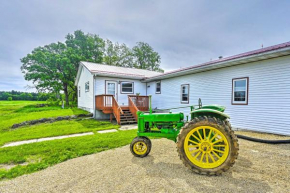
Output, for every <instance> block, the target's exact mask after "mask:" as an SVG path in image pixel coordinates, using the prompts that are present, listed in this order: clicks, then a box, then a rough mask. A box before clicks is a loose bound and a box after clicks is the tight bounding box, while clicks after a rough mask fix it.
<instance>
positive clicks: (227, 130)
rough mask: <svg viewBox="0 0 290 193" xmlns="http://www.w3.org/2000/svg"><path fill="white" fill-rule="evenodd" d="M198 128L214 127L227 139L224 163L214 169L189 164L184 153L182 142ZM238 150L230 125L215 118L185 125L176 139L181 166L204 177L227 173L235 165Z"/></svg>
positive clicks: (204, 118)
mask: <svg viewBox="0 0 290 193" xmlns="http://www.w3.org/2000/svg"><path fill="white" fill-rule="evenodd" d="M200 126H210V127H214V128H215V129H217V130H219V131H220V132H221V133H222V134H223V135H224V136H225V137H226V139H227V141H228V146H229V153H228V156H227V158H226V159H225V161H224V162H223V163H222V164H221V165H219V166H217V167H215V168H202V167H199V166H197V165H195V164H194V163H193V162H191V161H190V160H189V159H188V157H187V155H186V153H185V151H184V141H185V138H186V136H187V134H188V133H189V132H190V131H191V130H192V129H194V128H196V127H200ZM238 150H239V144H238V139H237V137H236V135H235V134H234V132H233V131H232V129H231V125H230V123H229V122H228V120H220V119H218V118H215V117H206V116H204V117H198V118H195V119H194V120H192V121H190V122H189V123H187V124H186V125H185V126H184V127H183V128H182V129H181V131H180V133H179V135H178V137H177V151H178V154H179V157H180V159H181V160H182V162H183V164H184V165H185V166H186V167H188V168H189V169H191V170H192V171H194V172H195V173H198V174H204V175H220V174H221V173H222V172H225V171H227V170H228V169H229V168H230V167H232V166H233V165H234V163H235V160H236V159H237V157H238Z"/></svg>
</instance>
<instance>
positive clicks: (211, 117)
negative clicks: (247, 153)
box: [130, 96, 239, 175]
mask: <svg viewBox="0 0 290 193" xmlns="http://www.w3.org/2000/svg"><path fill="white" fill-rule="evenodd" d="M180 108H190V120H188V116H187V118H186V120H185V117H184V114H183V113H173V112H171V110H173V109H180ZM162 110H163V111H164V110H167V111H168V110H169V111H170V112H168V113H164V112H162V113H161V112H160V113H158V112H153V110H152V105H151V96H149V112H141V111H139V112H137V115H138V131H137V137H135V138H134V139H133V141H132V142H131V145H130V150H131V152H132V154H133V155H134V156H136V157H141V158H143V157H146V156H147V155H148V154H149V153H150V151H151V147H152V143H151V140H150V139H149V137H154V138H167V139H170V140H172V141H174V142H176V144H177V151H178V154H179V157H180V159H181V160H182V162H183V163H184V165H185V166H187V167H188V168H190V169H191V170H192V171H194V172H196V173H199V174H205V175H219V174H221V173H222V172H224V171H226V170H228V169H229V168H230V167H231V166H233V165H234V163H235V160H236V159H237V156H238V150H239V144H238V140H237V137H236V135H235V134H234V132H233V131H232V129H231V125H230V123H229V121H228V119H229V116H228V115H226V114H225V113H224V111H225V107H223V106H219V105H205V106H203V105H202V102H201V100H200V99H199V101H198V105H192V106H187V107H178V108H171V109H162Z"/></svg>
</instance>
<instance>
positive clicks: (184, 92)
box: [181, 84, 189, 103]
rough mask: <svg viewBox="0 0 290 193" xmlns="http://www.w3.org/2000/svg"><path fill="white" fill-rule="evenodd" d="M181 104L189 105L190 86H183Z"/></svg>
mask: <svg viewBox="0 0 290 193" xmlns="http://www.w3.org/2000/svg"><path fill="white" fill-rule="evenodd" d="M181 103H189V84H182V85H181Z"/></svg>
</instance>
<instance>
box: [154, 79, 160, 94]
mask: <svg viewBox="0 0 290 193" xmlns="http://www.w3.org/2000/svg"><path fill="white" fill-rule="evenodd" d="M155 93H156V94H161V81H158V82H156V90H155Z"/></svg>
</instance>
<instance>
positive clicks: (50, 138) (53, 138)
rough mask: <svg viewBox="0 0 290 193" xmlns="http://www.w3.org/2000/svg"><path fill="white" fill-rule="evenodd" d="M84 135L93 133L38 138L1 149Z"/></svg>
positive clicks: (10, 144) (6, 145)
mask: <svg viewBox="0 0 290 193" xmlns="http://www.w3.org/2000/svg"><path fill="white" fill-rule="evenodd" d="M86 135H94V133H93V132H87V133H77V134H72V135H62V136H56V137H45V138H40V139H31V140H25V141H16V142H12V143H7V144H5V145H3V146H2V148H3V147H12V146H18V145H23V144H29V143H36V142H42V141H51V140H55V139H65V138H70V137H81V136H86Z"/></svg>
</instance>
